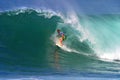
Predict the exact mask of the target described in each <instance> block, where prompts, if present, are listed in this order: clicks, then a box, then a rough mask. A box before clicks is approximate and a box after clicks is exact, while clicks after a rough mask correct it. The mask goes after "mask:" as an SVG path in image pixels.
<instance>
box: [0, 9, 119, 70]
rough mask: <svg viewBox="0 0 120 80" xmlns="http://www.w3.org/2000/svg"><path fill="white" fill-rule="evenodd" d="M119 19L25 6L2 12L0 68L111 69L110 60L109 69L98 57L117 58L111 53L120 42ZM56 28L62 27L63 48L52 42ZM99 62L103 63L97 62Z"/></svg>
mask: <svg viewBox="0 0 120 80" xmlns="http://www.w3.org/2000/svg"><path fill="white" fill-rule="evenodd" d="M117 17H118V18H117ZM118 22H119V15H86V16H81V15H78V14H75V13H69V15H63V14H62V13H60V12H54V11H52V10H44V9H41V10H36V9H28V8H25V9H17V10H12V11H5V12H1V13H0V64H1V67H0V69H1V71H11V70H13V71H21V72H29V71H31V72H40V71H44V69H45V70H47V69H51V70H53V71H54V69H55V70H56V69H57V70H58V69H61V68H62V69H65V70H67V69H69V68H70V69H73V70H81V71H91V72H99V71H100V72H114V71H115V69H112V70H111V71H110V70H109V69H111V66H110V64H109V63H108V65H109V66H110V68H109V67H108V68H109V69H106V67H105V68H104V67H103V66H105V65H106V62H103V61H101V59H102V60H103V58H107V59H109V58H110V59H112V60H115V59H117V60H119V58H120V57H119V56H118V57H117V58H116V55H118V53H116V54H113V53H114V49H115V48H116V47H118V45H117V44H119V42H118V40H119V38H118V37H117V35H119V32H118V31H117V30H118V29H119V27H118V25H119V23H118ZM109 26H110V27H109ZM112 26H114V27H112ZM56 29H61V30H62V31H63V32H64V33H65V35H66V40H65V41H64V45H65V46H66V47H65V48H64V49H62V48H58V47H56V45H55V43H54V40H55V37H56V35H57V32H56ZM116 29H117V30H116ZM115 31H117V32H115ZM113 32H114V33H113ZM108 35H110V36H108ZM112 38H114V39H115V41H114V40H113V39H112ZM113 41H114V42H113ZM114 46H116V47H114ZM110 49H111V50H110ZM109 51H110V52H112V51H113V53H111V54H112V55H114V57H110V55H111V54H109V53H108V54H106V52H109ZM118 52H119V51H118ZM106 55H107V56H106ZM101 62H102V63H103V64H99V63H101ZM93 65H94V66H93ZM117 65H119V64H117ZM112 67H113V66H112ZM117 70H119V69H117Z"/></svg>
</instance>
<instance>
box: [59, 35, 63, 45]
mask: <svg viewBox="0 0 120 80" xmlns="http://www.w3.org/2000/svg"><path fill="white" fill-rule="evenodd" d="M59 42H60V45H61V46H62V45H63V43H62V42H63V38H62V37H61V38H59Z"/></svg>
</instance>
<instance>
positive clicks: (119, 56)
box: [97, 48, 120, 61]
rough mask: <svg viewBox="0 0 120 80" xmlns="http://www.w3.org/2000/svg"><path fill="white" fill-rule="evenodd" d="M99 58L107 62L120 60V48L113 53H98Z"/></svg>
mask: <svg viewBox="0 0 120 80" xmlns="http://www.w3.org/2000/svg"><path fill="white" fill-rule="evenodd" d="M97 56H98V57H99V58H101V59H102V60H105V61H114V60H120V48H116V49H115V50H113V51H107V52H103V53H98V54H97Z"/></svg>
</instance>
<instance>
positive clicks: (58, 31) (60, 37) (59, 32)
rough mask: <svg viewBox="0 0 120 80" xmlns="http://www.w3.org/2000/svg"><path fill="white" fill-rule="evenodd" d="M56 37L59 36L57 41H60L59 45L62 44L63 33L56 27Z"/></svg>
mask: <svg viewBox="0 0 120 80" xmlns="http://www.w3.org/2000/svg"><path fill="white" fill-rule="evenodd" d="M57 33H58V35H57V37H58V38H59V42H60V45H61V46H62V45H63V41H64V40H65V35H64V33H63V32H62V31H60V29H57Z"/></svg>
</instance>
